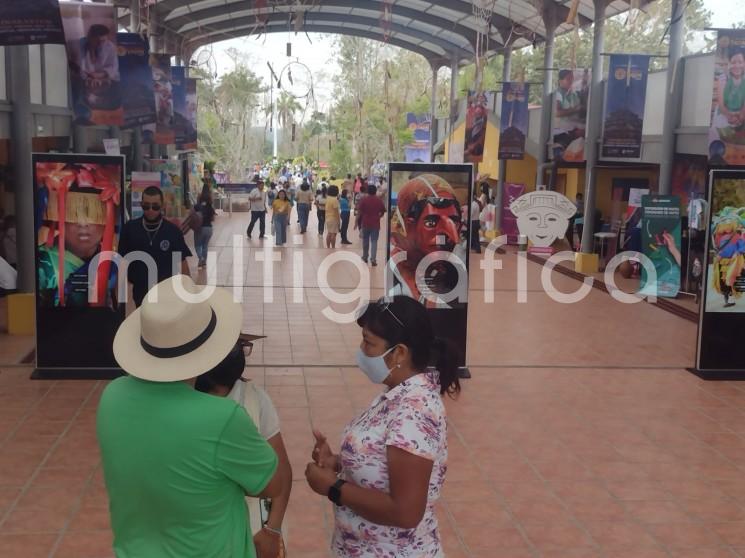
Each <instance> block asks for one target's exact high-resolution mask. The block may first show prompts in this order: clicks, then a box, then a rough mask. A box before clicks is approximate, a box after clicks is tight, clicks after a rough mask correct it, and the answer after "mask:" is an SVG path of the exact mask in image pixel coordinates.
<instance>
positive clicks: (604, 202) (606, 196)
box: [595, 169, 659, 221]
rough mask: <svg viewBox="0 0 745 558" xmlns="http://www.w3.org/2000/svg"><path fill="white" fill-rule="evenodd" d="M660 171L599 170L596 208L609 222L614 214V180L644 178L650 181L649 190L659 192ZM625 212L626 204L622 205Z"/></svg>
mask: <svg viewBox="0 0 745 558" xmlns="http://www.w3.org/2000/svg"><path fill="white" fill-rule="evenodd" d="M658 174H659V173H658V171H657V170H651V169H636V170H634V169H598V172H597V182H596V203H595V205H596V207H597V208H598V209H599V210H600V211H602V212H603V219H604V220H605V221H608V220H609V219H610V217H611V214H612V212H613V202H612V201H611V199H612V196H613V179H614V178H644V179H647V180H648V181H649V188H650V190H652V191H653V192H654V191H656V190H657V180H658V178H657V177H658ZM622 206H623V209H624V210H625V207H626V204H625V203H624V204H622Z"/></svg>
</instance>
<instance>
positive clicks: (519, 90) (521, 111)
mask: <svg viewBox="0 0 745 558" xmlns="http://www.w3.org/2000/svg"><path fill="white" fill-rule="evenodd" d="M529 97H530V86H529V85H527V84H525V83H519V82H510V83H505V84H504V85H503V86H502V115H501V122H500V126H499V128H500V134H499V159H523V158H525V139H526V138H527V137H528V99H529Z"/></svg>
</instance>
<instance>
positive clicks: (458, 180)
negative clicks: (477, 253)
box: [386, 163, 473, 366]
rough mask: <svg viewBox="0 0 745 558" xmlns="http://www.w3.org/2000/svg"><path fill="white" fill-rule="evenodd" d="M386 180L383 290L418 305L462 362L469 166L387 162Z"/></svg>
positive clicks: (471, 181) (465, 312)
mask: <svg viewBox="0 0 745 558" xmlns="http://www.w3.org/2000/svg"><path fill="white" fill-rule="evenodd" d="M388 179H389V182H390V189H389V193H388V207H389V208H390V211H389V212H388V215H389V220H388V243H387V246H388V248H387V260H388V269H387V270H386V271H387V273H386V291H387V293H388V294H389V295H400V294H403V295H407V296H410V297H412V298H415V299H417V300H418V301H420V302H421V303H422V304H424V305H425V306H426V307H427V309H428V310H429V312H430V316H431V318H432V324H433V326H434V329H435V334H436V335H438V336H440V337H445V338H449V339H451V340H452V341H453V342H454V343H455V344H456V346H457V347H459V348H460V349H461V352H462V360H461V361H460V362H459V365H461V366H465V353H466V327H467V324H468V234H469V231H468V227H469V224H470V222H471V220H470V217H471V216H470V207H471V204H470V203H469V200H470V199H471V196H472V193H471V189H472V184H473V165H437V164H416V163H390V164H389V165H388ZM433 222H436V223H438V224H437V225H436V226H434V227H433V226H432V223H433ZM425 258H426V260H425ZM423 261H424V264H423V265H421V266H420V263H422V262H423ZM427 261H429V262H430V263H429V265H427Z"/></svg>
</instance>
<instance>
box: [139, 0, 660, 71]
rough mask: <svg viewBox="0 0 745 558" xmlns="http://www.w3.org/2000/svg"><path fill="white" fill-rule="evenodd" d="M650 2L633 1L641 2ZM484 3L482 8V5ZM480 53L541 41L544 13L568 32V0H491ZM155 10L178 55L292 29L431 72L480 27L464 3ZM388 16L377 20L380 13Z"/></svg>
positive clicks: (189, 3)
mask: <svg viewBox="0 0 745 558" xmlns="http://www.w3.org/2000/svg"><path fill="white" fill-rule="evenodd" d="M631 1H632V0H606V9H605V16H606V17H611V16H614V15H617V14H620V13H622V12H624V11H626V10H628V9H629V7H630V6H629V3H630V2H631ZM650 1H652V0H641V2H640V3H641V4H642V5H644V4H647V3H649V2H650ZM487 3H489V2H487ZM489 4H490V5H491V6H492V7H493V14H492V16H491V20H490V23H489V33H488V41H487V48H486V54H487V55H490V54H494V53H497V52H501V51H503V49H504V47H505V46H507V45H509V46H511V47H513V48H520V47H523V46H527V45H530V44H536V43H539V42H542V41H544V40H545V35H546V26H545V24H544V21H545V20H544V15H545V14H546V12H547V11H551V12H552V13H553V17H555V18H556V19H555V21H556V22H557V23H560V25H558V27H557V29H556V33H557V34H560V33H565V32H567V31H570V30H572V29H573V25H572V24H568V23H565V21H566V19H567V16H568V14H569V12H570V7H571V5H572V0H493V2H492V3H489ZM149 9H150V10H155V12H156V16H157V21H158V25H159V28H160V30H162V29H165V30H166V32H167V33H169V34H171V35H173V36H175V37H176V39H177V41H178V43H179V44H181V45H182V49H183V51H184V52H187V53H191V52H194V51H195V50H196V49H197V48H199V47H201V46H204V45H207V44H210V43H214V42H219V41H222V40H226V39H231V38H237V37H245V36H249V35H258V34H263V33H279V32H287V31H293V32H294V31H296V30H297V31H300V32H308V33H315V32H317V33H330V34H341V35H352V36H356V37H365V38H369V39H375V40H378V41H383V42H386V43H388V44H390V45H394V46H398V47H401V48H404V49H407V50H410V51H413V52H417V53H419V54H421V55H422V56H424V57H425V58H426V59H427V60H428V61H429V63H430V64H431V65H432V66H433V67H434V68H438V67H440V66H444V65H450V64H451V62H452V60H453V58H454V57H455V58H457V59H458V61H459V62H470V61H472V60H473V57H474V53H475V49H476V40H477V35H478V33H479V31H481V30H484V26H483V24H482V23H481V22H480V20H479V19H478V18H477V17H476V15H475V14H474V10H473V3H472V2H471V1H470V0H467V1H466V0H439V1H426V0H160V1H159V2H157V3H156V4H154V5H152V6H150V7H149ZM385 9H388V10H389V11H390V16H389V17H388V18H385V19H384V18H383V14H384V10H385ZM594 17H595V10H594V2H593V0H579V4H578V13H577V19H578V21H579V24H580V25H581V26H585V25H589V24H591V23H592V21H593V19H594Z"/></svg>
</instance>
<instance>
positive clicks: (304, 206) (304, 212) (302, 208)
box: [297, 203, 310, 233]
mask: <svg viewBox="0 0 745 558" xmlns="http://www.w3.org/2000/svg"><path fill="white" fill-rule="evenodd" d="M309 214H310V204H309V203H299V204H297V215H298V217H299V218H300V232H301V233H304V232H305V231H306V230H307V229H308V215H309Z"/></svg>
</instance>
